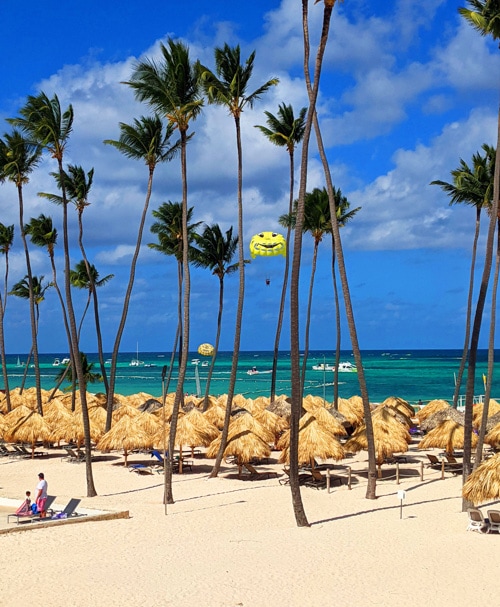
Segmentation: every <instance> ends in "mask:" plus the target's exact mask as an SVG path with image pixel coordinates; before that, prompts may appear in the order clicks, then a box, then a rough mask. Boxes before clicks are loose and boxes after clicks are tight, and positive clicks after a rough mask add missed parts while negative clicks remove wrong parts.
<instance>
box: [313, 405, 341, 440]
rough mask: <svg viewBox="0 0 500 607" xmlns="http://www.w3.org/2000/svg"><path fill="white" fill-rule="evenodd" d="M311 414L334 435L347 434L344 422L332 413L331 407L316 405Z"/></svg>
mask: <svg viewBox="0 0 500 607" xmlns="http://www.w3.org/2000/svg"><path fill="white" fill-rule="evenodd" d="M310 413H311V415H312V416H313V417H315V418H316V419H317V420H318V423H320V424H321V425H322V426H323V427H324V429H325V430H326V431H327V432H330V433H331V434H333V435H334V436H345V435H346V434H347V431H346V429H345V427H344V426H343V425H342V423H341V422H340V421H339V420H338V419H337V418H336V417H335V416H334V415H332V414H331V411H330V409H325V408H324V407H316V408H315V409H313V410H312V411H311V412H310Z"/></svg>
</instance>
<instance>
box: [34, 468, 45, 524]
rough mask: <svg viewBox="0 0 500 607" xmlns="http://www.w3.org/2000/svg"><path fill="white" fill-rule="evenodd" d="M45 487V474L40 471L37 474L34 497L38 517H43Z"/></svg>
mask: <svg viewBox="0 0 500 607" xmlns="http://www.w3.org/2000/svg"><path fill="white" fill-rule="evenodd" d="M47 489H48V484H47V481H46V480H45V475H44V474H43V472H40V474H39V475H38V485H37V486H36V497H35V503H36V508H37V510H38V512H39V513H40V518H44V517H45V514H46V512H45V502H46V501H47Z"/></svg>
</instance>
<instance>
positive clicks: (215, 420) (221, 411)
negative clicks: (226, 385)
mask: <svg viewBox="0 0 500 607" xmlns="http://www.w3.org/2000/svg"><path fill="white" fill-rule="evenodd" d="M202 415H204V416H205V417H206V419H207V420H208V421H209V422H210V423H211V424H213V425H214V426H215V427H216V428H219V430H222V428H223V427H224V416H225V415H226V410H225V408H224V407H222V406H221V405H219V404H218V403H214V404H211V405H209V407H208V409H207V410H206V411H204V412H203V414H202Z"/></svg>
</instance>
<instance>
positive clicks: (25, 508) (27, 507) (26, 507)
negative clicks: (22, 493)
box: [16, 491, 31, 514]
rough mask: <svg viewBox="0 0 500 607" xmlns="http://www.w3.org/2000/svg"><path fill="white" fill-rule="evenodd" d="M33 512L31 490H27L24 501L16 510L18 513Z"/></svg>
mask: <svg viewBox="0 0 500 607" xmlns="http://www.w3.org/2000/svg"><path fill="white" fill-rule="evenodd" d="M30 512H31V491H26V498H25V500H24V502H23V503H22V504H21V505H20V506H19V508H18V509H17V510H16V514H28V513H30Z"/></svg>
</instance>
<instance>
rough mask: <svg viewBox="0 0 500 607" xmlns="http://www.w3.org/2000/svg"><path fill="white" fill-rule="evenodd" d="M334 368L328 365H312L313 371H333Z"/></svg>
mask: <svg viewBox="0 0 500 607" xmlns="http://www.w3.org/2000/svg"><path fill="white" fill-rule="evenodd" d="M334 369H335V367H334V366H333V365H328V364H326V363H319V364H317V365H313V370H314V371H333V370H334Z"/></svg>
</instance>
